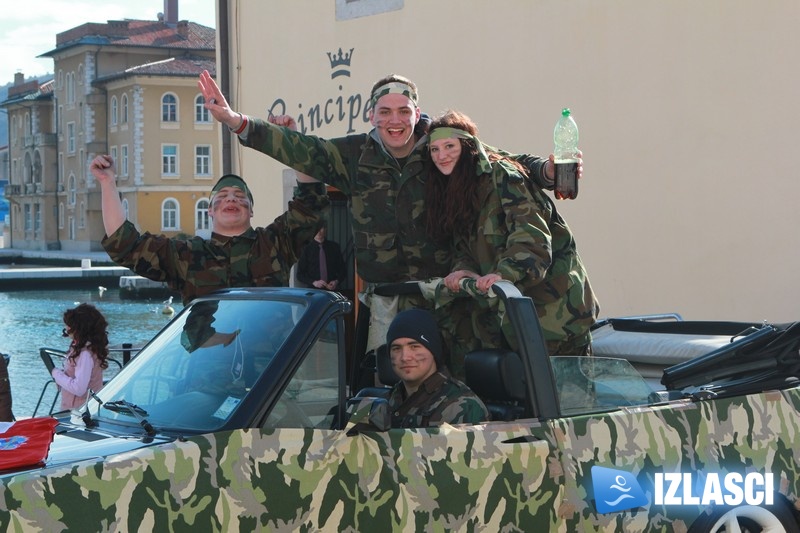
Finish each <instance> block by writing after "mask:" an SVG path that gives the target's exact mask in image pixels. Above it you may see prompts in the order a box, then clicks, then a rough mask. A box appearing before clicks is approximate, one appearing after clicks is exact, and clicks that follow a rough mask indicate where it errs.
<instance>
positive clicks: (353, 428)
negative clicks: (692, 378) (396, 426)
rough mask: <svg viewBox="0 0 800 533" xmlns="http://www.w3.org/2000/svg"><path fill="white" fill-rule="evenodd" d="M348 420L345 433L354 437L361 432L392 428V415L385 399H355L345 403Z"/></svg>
mask: <svg viewBox="0 0 800 533" xmlns="http://www.w3.org/2000/svg"><path fill="white" fill-rule="evenodd" d="M347 414H348V415H349V419H348V422H347V426H346V427H345V431H347V434H348V435H355V434H357V433H360V432H362V431H387V430H389V429H390V428H391V427H392V413H391V411H390V410H389V402H387V401H386V399H385V398H372V397H369V396H366V397H355V398H351V399H350V400H349V401H348V402H347Z"/></svg>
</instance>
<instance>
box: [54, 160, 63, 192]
mask: <svg viewBox="0 0 800 533" xmlns="http://www.w3.org/2000/svg"><path fill="white" fill-rule="evenodd" d="M56 172H57V176H58V178H57V179H58V192H61V191H63V190H64V154H63V153H61V152H59V153H58V169H56Z"/></svg>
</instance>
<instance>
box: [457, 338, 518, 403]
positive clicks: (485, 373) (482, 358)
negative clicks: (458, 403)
mask: <svg viewBox="0 0 800 533" xmlns="http://www.w3.org/2000/svg"><path fill="white" fill-rule="evenodd" d="M464 369H465V373H466V383H467V385H468V386H469V387H470V388H471V389H472V391H473V392H474V393H475V394H477V395H478V396H480V397H481V398H483V399H485V400H495V401H513V400H524V399H525V380H524V377H523V376H524V375H525V374H524V372H523V368H522V361H521V360H520V358H519V356H518V355H517V354H516V353H515V352H511V351H508V350H491V349H489V350H476V351H473V352H469V353H468V354H467V355H466V356H465V358H464Z"/></svg>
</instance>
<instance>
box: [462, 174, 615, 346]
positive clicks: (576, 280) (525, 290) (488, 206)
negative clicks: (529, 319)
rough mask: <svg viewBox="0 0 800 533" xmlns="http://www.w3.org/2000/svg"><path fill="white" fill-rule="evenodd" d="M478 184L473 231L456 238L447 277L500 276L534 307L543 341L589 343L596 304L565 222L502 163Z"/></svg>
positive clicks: (546, 198)
mask: <svg viewBox="0 0 800 533" xmlns="http://www.w3.org/2000/svg"><path fill="white" fill-rule="evenodd" d="M482 177H483V178H484V179H483V185H482V187H481V189H480V191H479V193H478V195H479V198H480V205H482V206H483V207H482V208H481V211H480V214H479V217H478V220H477V221H476V226H475V228H476V230H473V231H470V232H468V234H467V235H466V236H464V235H462V236H459V237H457V238H456V242H455V252H454V255H455V257H454V267H453V270H460V269H466V270H471V271H473V272H477V273H478V274H481V275H486V274H489V273H492V272H496V273H498V274H500V275H501V276H502V277H503V279H507V280H509V281H511V282H513V283H514V284H515V285H516V286H517V288H519V290H520V292H522V294H523V295H525V296H528V297H530V298H531V299H532V300H533V303H534V305H535V306H536V310H537V312H538V314H539V320H540V322H541V325H542V329H543V331H544V336H545V340H546V341H548V342H549V343H554V342H555V343H558V342H562V341H570V343H571V344H574V345H576V346H583V345H585V344H588V342H589V341H590V339H591V336H590V333H589V328H590V327H591V325H592V324H594V322H595V321H596V319H597V315H598V312H599V304H598V302H597V300H596V299H595V296H594V293H593V292H592V288H591V286H590V284H589V277H588V275H587V273H586V269H585V268H584V266H583V263H582V262H581V258H580V256H579V255H578V251H577V248H576V245H575V239H574V238H573V236H572V232H571V231H570V229H569V226H567V223H566V221H565V220H564V219H563V218H561V215H559V214H558V211H557V210H556V206H555V204H554V203H553V201H552V200H551V199H550V197H549V196H548V195H547V194H545V193H544V192H543V191H542V190H541V189H540V188H539V187H536V186H531V185H530V181H527V182H526V181H525V180H524V178H523V177H522V176H521V175H520V174H519V172H518V171H516V169H514V168H513V167H511V166H510V165H508V164H507V163H503V162H496V163H494V164H493V165H492V175H491V176H488V175H483V176H482ZM584 341H585V342H584ZM551 346H552V344H551ZM551 351H552V350H551Z"/></svg>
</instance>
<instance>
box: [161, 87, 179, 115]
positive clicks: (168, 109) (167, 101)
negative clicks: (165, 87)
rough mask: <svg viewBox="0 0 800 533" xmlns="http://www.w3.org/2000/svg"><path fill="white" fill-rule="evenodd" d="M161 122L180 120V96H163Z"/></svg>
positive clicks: (168, 94)
mask: <svg viewBox="0 0 800 533" xmlns="http://www.w3.org/2000/svg"><path fill="white" fill-rule="evenodd" d="M161 122H178V98H177V97H176V96H175V95H174V94H171V93H167V94H165V95H164V96H162V97H161Z"/></svg>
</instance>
